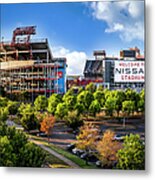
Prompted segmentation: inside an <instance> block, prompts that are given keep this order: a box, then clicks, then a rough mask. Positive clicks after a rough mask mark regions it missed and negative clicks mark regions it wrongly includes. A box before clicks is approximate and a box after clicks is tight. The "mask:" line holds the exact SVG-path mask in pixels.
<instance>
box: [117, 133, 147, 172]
mask: <svg viewBox="0 0 155 180" xmlns="http://www.w3.org/2000/svg"><path fill="white" fill-rule="evenodd" d="M117 156H118V164H117V168H119V169H127V170H144V169H145V145H144V144H143V142H142V141H141V140H140V136H139V135H137V134H136V135H134V134H130V136H126V137H125V140H124V143H123V148H122V149H120V150H119V151H118V154H117Z"/></svg>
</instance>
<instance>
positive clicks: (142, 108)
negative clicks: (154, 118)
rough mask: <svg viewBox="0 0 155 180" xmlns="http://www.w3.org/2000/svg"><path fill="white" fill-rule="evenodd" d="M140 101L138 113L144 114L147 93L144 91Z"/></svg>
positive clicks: (140, 95) (141, 93)
mask: <svg viewBox="0 0 155 180" xmlns="http://www.w3.org/2000/svg"><path fill="white" fill-rule="evenodd" d="M139 97H140V99H139V101H138V104H137V105H138V111H140V112H144V111H145V91H144V89H143V90H142V91H141V92H140V94H139Z"/></svg>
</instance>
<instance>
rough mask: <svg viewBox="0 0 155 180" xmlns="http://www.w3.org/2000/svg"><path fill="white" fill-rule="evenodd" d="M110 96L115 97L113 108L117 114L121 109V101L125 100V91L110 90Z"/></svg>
mask: <svg viewBox="0 0 155 180" xmlns="http://www.w3.org/2000/svg"><path fill="white" fill-rule="evenodd" d="M112 96H113V97H114V98H115V99H116V106H115V110H116V111H117V115H118V116H119V112H120V111H121V110H122V102H123V101H124V100H125V93H124V91H122V90H115V91H112Z"/></svg>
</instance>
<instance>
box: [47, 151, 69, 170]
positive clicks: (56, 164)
mask: <svg viewBox="0 0 155 180" xmlns="http://www.w3.org/2000/svg"><path fill="white" fill-rule="evenodd" d="M45 152H46V159H45V164H46V165H47V166H48V167H51V168H70V166H68V165H67V164H66V163H65V162H63V161H62V160H60V159H58V158H57V157H55V156H53V155H52V154H50V153H48V152H47V151H45Z"/></svg>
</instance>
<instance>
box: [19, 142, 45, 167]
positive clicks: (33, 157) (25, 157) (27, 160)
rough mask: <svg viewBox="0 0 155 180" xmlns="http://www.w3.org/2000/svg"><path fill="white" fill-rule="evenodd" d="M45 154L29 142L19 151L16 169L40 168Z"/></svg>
mask: <svg viewBox="0 0 155 180" xmlns="http://www.w3.org/2000/svg"><path fill="white" fill-rule="evenodd" d="M45 158H46V154H45V152H44V151H43V150H42V149H41V148H40V147H37V146H36V145H34V144H33V143H31V142H28V143H26V144H25V145H24V146H23V147H22V148H21V149H20V163H19V164H18V167H41V166H42V165H43V164H44V162H45Z"/></svg>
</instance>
